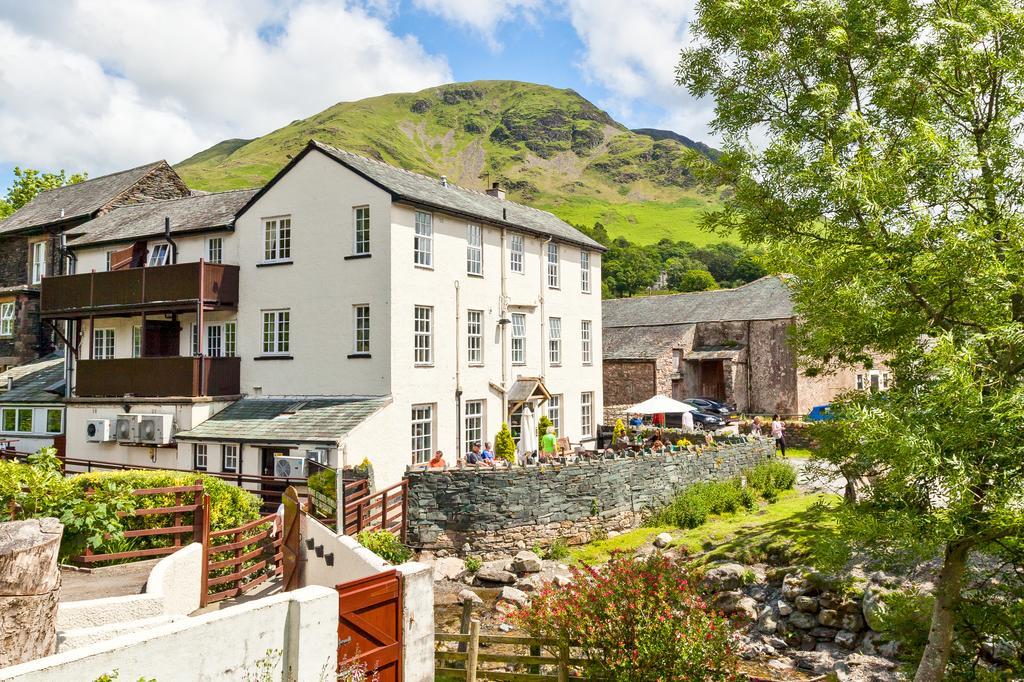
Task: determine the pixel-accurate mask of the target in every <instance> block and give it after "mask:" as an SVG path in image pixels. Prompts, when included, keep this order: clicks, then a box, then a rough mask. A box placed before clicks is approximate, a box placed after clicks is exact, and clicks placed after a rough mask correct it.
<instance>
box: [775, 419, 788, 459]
mask: <svg viewBox="0 0 1024 682" xmlns="http://www.w3.org/2000/svg"><path fill="white" fill-rule="evenodd" d="M772 438H774V439H775V447H776V449H778V450H782V456H783V457H785V456H786V425H785V423H783V421H782V418H781V417H779V415H777V414H776V415H774V416H773V417H772Z"/></svg>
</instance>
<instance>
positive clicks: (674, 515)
mask: <svg viewBox="0 0 1024 682" xmlns="http://www.w3.org/2000/svg"><path fill="white" fill-rule="evenodd" d="M755 506H756V504H755V501H754V496H753V494H752V493H751V492H750V491H748V490H745V489H744V488H743V486H742V484H741V483H740V481H738V480H732V481H724V482H712V483H695V484H693V485H691V486H690V487H689V488H687V489H686V490H684V491H683V492H682V493H680V494H678V495H676V497H675V499H673V500H672V502H670V503H669V504H668V505H667V506H665V507H662V508H661V509H659V510H657V511H655V512H654V513H652V514H651V515H650V517H649V518H648V519H647V525H649V526H668V525H671V526H677V527H679V528H696V527H697V526H700V525H702V524H703V523H704V522H705V521H707V519H708V516H710V515H712V514H734V513H736V512H737V511H739V510H740V509H753V508H754V507H755Z"/></svg>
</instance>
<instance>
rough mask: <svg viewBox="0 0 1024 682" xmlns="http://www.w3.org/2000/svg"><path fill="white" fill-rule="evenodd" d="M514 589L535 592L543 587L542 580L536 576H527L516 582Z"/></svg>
mask: <svg viewBox="0 0 1024 682" xmlns="http://www.w3.org/2000/svg"><path fill="white" fill-rule="evenodd" d="M516 587H517V588H518V589H520V590H522V591H523V592H537V591H539V590H540V588H542V587H544V578H542V577H540V576H539V575H537V574H534V575H528V576H526V577H525V578H520V579H519V580H517V581H516Z"/></svg>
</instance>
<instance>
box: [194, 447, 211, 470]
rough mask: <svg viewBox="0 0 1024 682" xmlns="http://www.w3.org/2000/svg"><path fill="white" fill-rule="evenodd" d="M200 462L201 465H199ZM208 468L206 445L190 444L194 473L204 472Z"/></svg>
mask: <svg viewBox="0 0 1024 682" xmlns="http://www.w3.org/2000/svg"><path fill="white" fill-rule="evenodd" d="M200 462H202V464H200ZM209 466H210V454H209V449H208V448H207V446H206V443H193V444H192V468H193V469H195V470H196V471H206V470H207V469H208V468H209Z"/></svg>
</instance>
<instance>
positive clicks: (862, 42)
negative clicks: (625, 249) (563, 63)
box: [677, 0, 1024, 680]
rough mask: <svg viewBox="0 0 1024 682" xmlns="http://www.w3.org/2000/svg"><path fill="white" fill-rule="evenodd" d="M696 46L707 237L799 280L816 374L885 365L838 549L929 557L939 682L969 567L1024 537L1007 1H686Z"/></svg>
mask: <svg viewBox="0 0 1024 682" xmlns="http://www.w3.org/2000/svg"><path fill="white" fill-rule="evenodd" d="M692 31H693V38H694V40H693V43H692V46H691V47H688V48H686V49H685V50H684V51H683V53H682V56H681V60H680V64H679V68H678V74H677V75H678V81H679V83H680V84H681V85H684V86H686V87H687V88H688V89H689V90H690V91H691V93H693V94H695V95H697V96H700V97H711V98H713V100H714V102H715V118H714V121H713V124H712V125H713V127H714V129H715V130H716V132H718V133H719V134H721V136H722V138H723V139H724V140H725V145H724V153H723V155H722V157H721V158H720V159H719V165H718V166H717V167H716V168H715V169H713V170H712V169H708V172H714V173H717V174H718V176H717V177H715V178H714V180H716V181H718V182H728V183H731V184H732V185H733V186H734V187H735V193H734V194H733V195H732V196H731V197H730V198H729V199H728V202H727V204H726V206H725V208H724V209H723V210H721V211H720V212H718V213H716V214H713V215H712V216H710V217H709V218H708V223H709V226H710V227H712V228H714V229H730V230H735V231H738V232H739V233H740V234H741V235H742V236H743V237H744V238H745V239H746V240H747V241H751V242H764V243H765V244H766V248H767V249H768V253H769V258H770V260H771V262H773V263H778V264H779V266H780V269H785V270H788V271H789V272H792V273H793V274H795V275H797V277H796V278H794V279H793V280H792V286H793V292H794V299H795V302H796V307H797V311H798V313H799V314H800V316H801V317H802V318H803V320H804V324H803V325H802V326H801V327H800V329H799V331H798V333H797V335H796V343H797V344H798V347H799V351H800V352H801V353H802V354H803V355H804V356H805V357H806V358H808V362H809V363H810V364H811V367H812V369H819V370H827V369H828V368H830V367H833V366H835V365H836V364H842V363H853V362H868V363H870V362H871V360H872V358H873V357H874V354H875V353H881V354H884V355H886V356H888V357H889V358H890V367H891V368H892V372H893V377H894V379H895V387H894V388H893V389H892V391H890V395H889V396H888V397H887V399H886V400H874V401H861V402H856V401H855V403H854V404H852V405H851V406H850V407H849V409H845V410H843V416H844V419H846V425H847V427H848V428H849V429H850V430H851V431H852V432H854V433H856V434H857V448H858V453H857V457H858V467H859V468H862V469H863V470H868V469H870V470H871V471H872V472H873V473H874V474H875V479H874V480H875V483H874V485H872V486H871V487H869V488H868V489H867V490H865V491H864V493H863V495H862V496H860V500H861V501H859V502H858V503H857V504H856V505H855V506H853V507H851V508H850V510H851V511H852V512H854V513H856V514H859V519H860V521H861V522H860V523H856V524H854V525H855V526H856V530H857V532H856V533H851V535H853V536H855V537H858V538H859V539H860V540H861V541H863V542H864V544H865V546H868V547H874V548H876V549H899V550H901V551H903V552H910V553H912V554H914V553H916V554H925V555H927V554H928V553H930V552H934V553H936V554H937V555H938V556H940V557H941V559H942V563H941V569H940V572H939V576H938V579H937V582H936V588H935V606H934V609H933V612H932V615H931V625H930V630H929V633H928V642H927V645H926V647H925V650H924V653H923V655H922V657H921V661H920V664H919V665H918V668H917V677H916V679H917V680H938V679H941V678H942V676H943V675H944V673H945V670H946V667H947V664H948V662H949V660H950V656H951V652H952V651H953V648H954V645H953V641H954V639H953V638H954V624H955V623H956V622H957V620H956V617H957V612H958V609H960V608H961V607H962V606H963V600H962V592H963V590H962V588H963V583H964V579H965V575H966V574H967V567H968V564H969V559H970V557H971V556H972V554H976V553H978V552H982V551H990V550H992V549H993V548H994V547H997V546H999V545H1000V544H1002V545H1007V544H1011V543H1019V542H1020V540H1021V539H1022V538H1021V536H1022V534H1024V511H1022V510H1024V429H1022V428H1021V424H1022V423H1024V382H1022V378H1024V262H1022V256H1024V230H1022V229H1021V228H1022V216H1021V208H1022V207H1021V199H1022V197H1021V192H1022V188H1024V153H1022V152H1024V148H1022V144H1021V139H1022V138H1021V135H1022V133H1024V131H1022V124H1024V90H1022V78H1024V14H1022V7H1021V0H844V1H842V2H835V1H833V0H700V2H699V5H698V10H697V20H696V22H695V23H694V25H693V26H692Z"/></svg>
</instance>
